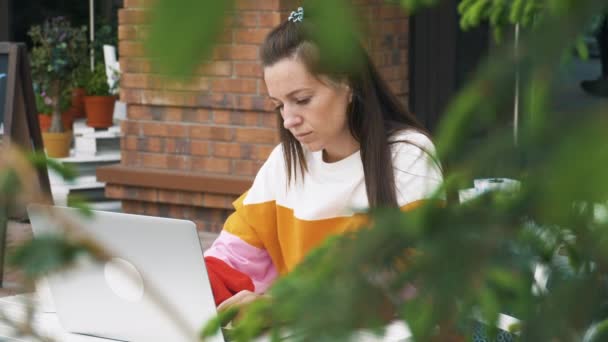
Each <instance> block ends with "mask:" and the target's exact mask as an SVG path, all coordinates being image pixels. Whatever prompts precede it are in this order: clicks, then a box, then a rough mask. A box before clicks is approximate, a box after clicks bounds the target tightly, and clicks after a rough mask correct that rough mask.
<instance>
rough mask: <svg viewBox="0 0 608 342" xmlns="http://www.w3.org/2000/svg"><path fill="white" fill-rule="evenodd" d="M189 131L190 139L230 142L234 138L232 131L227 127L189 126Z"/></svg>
mask: <svg viewBox="0 0 608 342" xmlns="http://www.w3.org/2000/svg"><path fill="white" fill-rule="evenodd" d="M189 129H190V132H189V136H190V138H192V139H207V140H220V141H231V140H232V139H233V136H234V129H232V128H228V127H214V126H202V125H196V126H189Z"/></svg>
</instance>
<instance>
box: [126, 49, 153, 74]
mask: <svg viewBox="0 0 608 342" xmlns="http://www.w3.org/2000/svg"><path fill="white" fill-rule="evenodd" d="M119 54H120V70H121V72H122V73H123V74H125V73H138V72H140V73H149V72H152V71H153V70H154V68H153V67H152V63H151V62H150V60H149V59H147V58H136V57H127V56H123V55H122V51H119Z"/></svg>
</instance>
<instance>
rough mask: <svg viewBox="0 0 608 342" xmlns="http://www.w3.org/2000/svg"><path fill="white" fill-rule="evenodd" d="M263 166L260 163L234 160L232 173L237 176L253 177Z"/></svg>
mask: <svg viewBox="0 0 608 342" xmlns="http://www.w3.org/2000/svg"><path fill="white" fill-rule="evenodd" d="M262 164H264V163H263V162H262V161H253V160H235V161H234V167H233V168H234V173H235V174H236V175H239V176H255V175H256V174H257V173H258V171H259V170H260V168H261V167H262Z"/></svg>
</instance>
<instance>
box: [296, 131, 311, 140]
mask: <svg viewBox="0 0 608 342" xmlns="http://www.w3.org/2000/svg"><path fill="white" fill-rule="evenodd" d="M310 134H312V132H306V133H300V134H294V136H295V137H296V139H298V140H302V139H303V138H305V137H307V136H309V135H310Z"/></svg>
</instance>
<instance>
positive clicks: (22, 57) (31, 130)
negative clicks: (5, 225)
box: [0, 42, 52, 218]
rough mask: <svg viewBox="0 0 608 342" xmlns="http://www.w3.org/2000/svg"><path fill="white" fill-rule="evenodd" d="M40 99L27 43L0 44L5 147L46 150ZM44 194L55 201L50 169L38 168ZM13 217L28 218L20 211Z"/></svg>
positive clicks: (0, 102)
mask: <svg viewBox="0 0 608 342" xmlns="http://www.w3.org/2000/svg"><path fill="white" fill-rule="evenodd" d="M37 116H38V114H37V110H36V100H35V98H34V89H33V86H32V77H31V73H30V65H29V60H28V56H27V49H26V46H25V44H23V43H7V42H0V123H2V124H3V127H4V129H3V131H4V133H3V135H2V136H0V140H1V142H2V144H7V143H11V144H16V145H18V146H19V147H21V148H22V149H23V150H25V151H39V152H43V151H44V146H43V144H42V136H41V134H40V126H39V123H38V117H37ZM37 171H38V175H37V176H38V177H37V178H38V179H33V180H32V181H35V182H37V183H38V184H39V186H40V189H41V192H42V193H43V194H44V195H45V197H47V198H48V200H49V202H50V201H52V196H51V188H50V184H49V177H48V174H47V170H46V168H41V169H38V170H37ZM17 211H18V212H15V213H11V216H12V217H13V218H24V215H25V211H24V210H23V208H18V210H17Z"/></svg>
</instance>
